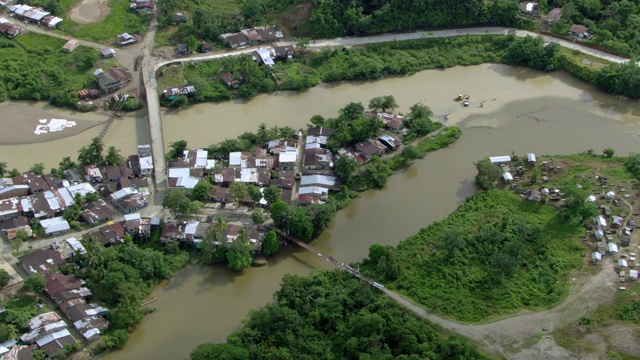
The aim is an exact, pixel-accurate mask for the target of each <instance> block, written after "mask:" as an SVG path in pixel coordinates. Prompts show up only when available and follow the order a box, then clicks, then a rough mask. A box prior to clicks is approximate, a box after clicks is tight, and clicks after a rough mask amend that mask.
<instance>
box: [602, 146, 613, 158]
mask: <svg viewBox="0 0 640 360" xmlns="http://www.w3.org/2000/svg"><path fill="white" fill-rule="evenodd" d="M602 153H603V154H604V157H607V158H612V157H613V156H614V155H615V154H616V151H615V150H613V149H612V148H606V149H604V150H602Z"/></svg>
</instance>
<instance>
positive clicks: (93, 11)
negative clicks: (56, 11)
mask: <svg viewBox="0 0 640 360" xmlns="http://www.w3.org/2000/svg"><path fill="white" fill-rule="evenodd" d="M110 11H111V8H110V7H109V0H80V2H78V3H77V4H75V5H74V6H73V7H72V8H71V10H69V14H67V15H68V16H69V19H71V20H73V21H75V22H77V23H78V24H92V23H97V22H100V21H102V19H104V18H105V17H106V16H107V15H109V12H110Z"/></svg>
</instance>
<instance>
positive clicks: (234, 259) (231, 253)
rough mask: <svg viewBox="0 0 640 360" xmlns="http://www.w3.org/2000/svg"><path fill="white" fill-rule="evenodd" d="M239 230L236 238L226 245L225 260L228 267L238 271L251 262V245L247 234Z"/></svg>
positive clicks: (248, 265)
mask: <svg viewBox="0 0 640 360" xmlns="http://www.w3.org/2000/svg"><path fill="white" fill-rule="evenodd" d="M243 230H244V229H242V230H241V232H240V234H238V238H237V239H236V240H235V241H234V242H232V243H231V244H229V245H228V246H227V262H228V263H229V264H228V267H229V269H231V270H235V271H240V270H242V269H244V268H248V267H250V266H251V264H252V263H253V245H251V244H249V243H248V241H247V235H246V233H245V232H244V231H243Z"/></svg>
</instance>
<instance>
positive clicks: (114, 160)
mask: <svg viewBox="0 0 640 360" xmlns="http://www.w3.org/2000/svg"><path fill="white" fill-rule="evenodd" d="M104 160H105V161H106V162H107V163H108V164H109V165H111V166H118V165H120V164H122V163H123V162H124V157H122V155H120V150H118V149H116V147H115V146H109V149H108V150H107V156H106V157H105V158H104Z"/></svg>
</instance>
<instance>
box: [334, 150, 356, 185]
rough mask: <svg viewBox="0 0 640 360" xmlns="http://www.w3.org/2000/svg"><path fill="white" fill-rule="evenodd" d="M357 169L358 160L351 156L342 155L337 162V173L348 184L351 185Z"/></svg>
mask: <svg viewBox="0 0 640 360" xmlns="http://www.w3.org/2000/svg"><path fill="white" fill-rule="evenodd" d="M356 170H358V162H357V161H356V160H355V159H354V158H352V157H350V156H340V158H339V159H338V161H337V162H336V173H337V174H338V176H339V177H340V180H342V183H343V184H345V185H347V186H351V184H352V181H353V175H354V174H355V172H356Z"/></svg>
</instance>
